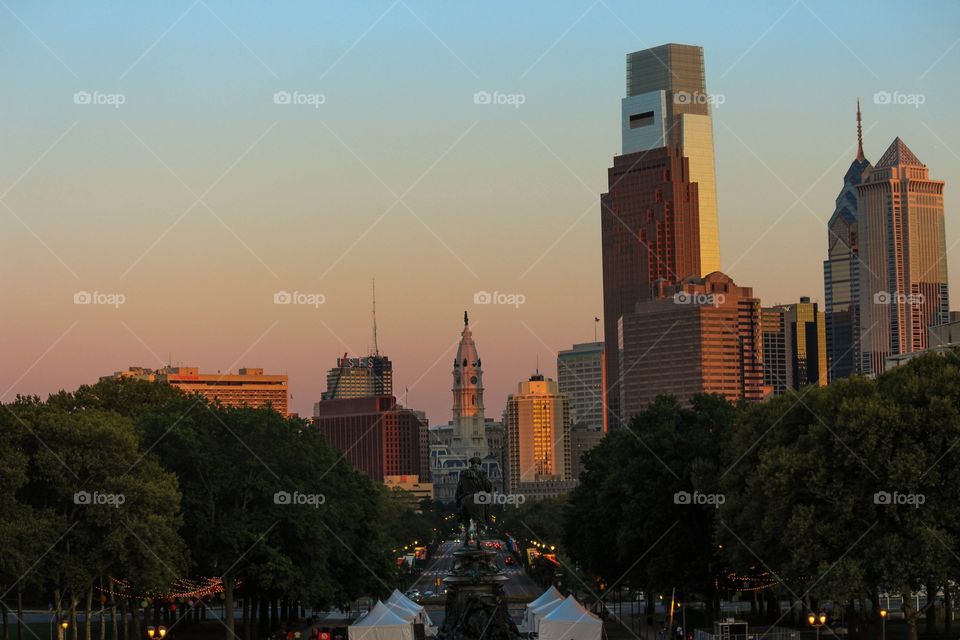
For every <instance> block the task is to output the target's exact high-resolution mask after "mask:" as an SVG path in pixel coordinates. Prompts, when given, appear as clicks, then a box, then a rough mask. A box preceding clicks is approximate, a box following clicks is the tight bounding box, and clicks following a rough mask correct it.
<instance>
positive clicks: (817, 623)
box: [807, 611, 827, 640]
mask: <svg viewBox="0 0 960 640" xmlns="http://www.w3.org/2000/svg"><path fill="white" fill-rule="evenodd" d="M807 622H809V623H810V626H811V627H813V628H814V629H816V630H817V640H820V628H821V627H822V626H823V625H825V624H827V614H826V613H824V612H823V611H821V612H820V613H814V612H812V611H811V612H810V614H809V615H807Z"/></svg>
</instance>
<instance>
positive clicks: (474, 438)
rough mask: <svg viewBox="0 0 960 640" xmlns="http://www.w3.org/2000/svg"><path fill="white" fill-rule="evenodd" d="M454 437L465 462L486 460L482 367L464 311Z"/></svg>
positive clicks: (455, 376)
mask: <svg viewBox="0 0 960 640" xmlns="http://www.w3.org/2000/svg"><path fill="white" fill-rule="evenodd" d="M451 391H452V392H453V435H452V437H451V440H450V448H451V450H452V451H453V452H454V453H459V454H460V455H462V456H463V457H464V459H466V460H469V459H470V458H471V457H473V456H477V457H478V458H481V459H482V458H485V457H487V453H489V450H488V447H487V434H486V423H485V419H484V416H483V368H482V366H481V363H480V356H479V355H478V354H477V345H476V343H474V341H473V332H472V331H470V319H469V318H468V317H467V312H466V311H464V312H463V331H462V332H461V334H460V346H459V347H457V357H456V359H455V360H454V361H453V388H452V389H451Z"/></svg>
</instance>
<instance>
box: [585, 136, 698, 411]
mask: <svg viewBox="0 0 960 640" xmlns="http://www.w3.org/2000/svg"><path fill="white" fill-rule="evenodd" d="M608 180H609V185H610V186H609V189H608V191H607V193H605V194H603V195H601V196H600V234H601V238H602V242H603V246H602V254H603V326H604V341H605V345H604V367H605V370H606V371H605V376H606V381H605V383H604V385H605V396H606V398H605V400H606V401H605V402H604V404H603V407H604V410H605V411H606V415H605V422H606V424H607V428H608V429H616V428H618V426H619V419H620V415H621V412H620V383H621V379H620V377H621V374H620V368H619V359H618V355H617V354H618V353H619V346H618V342H617V323H618V321H619V320H620V316H622V315H623V314H624V313H629V312H632V311H633V308H634V305H636V303H637V301H638V300H640V299H641V298H648V297H649V296H650V292H651V290H652V288H653V287H654V286H655V284H656V283H657V282H660V281H666V282H671V283H675V282H680V281H681V280H682V279H684V278H686V277H687V276H691V275H699V273H700V252H699V225H698V223H697V185H696V184H693V183H692V182H691V181H690V177H689V173H688V162H687V159H686V158H683V157H682V156H681V155H680V151H679V150H677V149H666V148H660V149H655V150H653V151H647V152H640V153H632V154H629V155H624V156H619V157H617V158H615V159H614V166H613V167H612V168H611V169H610V170H609V172H608Z"/></svg>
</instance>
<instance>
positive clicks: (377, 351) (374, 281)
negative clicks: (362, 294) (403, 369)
mask: <svg viewBox="0 0 960 640" xmlns="http://www.w3.org/2000/svg"><path fill="white" fill-rule="evenodd" d="M371 283H372V287H373V355H375V356H379V355H380V347H379V346H378V345H377V279H376V278H373V279H372V281H371Z"/></svg>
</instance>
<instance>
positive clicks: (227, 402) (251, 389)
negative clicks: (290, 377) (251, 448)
mask: <svg viewBox="0 0 960 640" xmlns="http://www.w3.org/2000/svg"><path fill="white" fill-rule="evenodd" d="M120 378H137V379H139V380H149V381H150V382H165V383H167V384H169V385H170V386H172V387H176V388H177V389H180V390H182V391H183V392H184V393H188V394H196V395H199V396H202V397H203V398H205V399H207V400H210V401H216V402H219V403H220V404H222V405H224V406H227V407H243V406H246V407H254V408H260V407H266V406H270V407H273V409H274V410H275V411H277V412H278V413H280V414H282V415H287V398H288V396H289V393H288V389H287V376H286V375H271V374H264V373H263V369H260V368H254V367H244V368H241V369H240V370H238V371H237V373H223V374H221V373H200V370H199V369H198V368H197V367H163V368H162V369H148V368H145V367H129V368H128V369H127V370H126V371H116V372H114V374H113V375H112V376H104V377H102V378H101V380H105V379H120Z"/></svg>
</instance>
